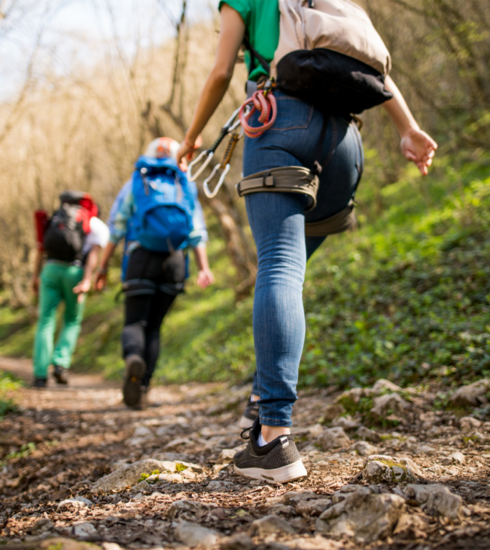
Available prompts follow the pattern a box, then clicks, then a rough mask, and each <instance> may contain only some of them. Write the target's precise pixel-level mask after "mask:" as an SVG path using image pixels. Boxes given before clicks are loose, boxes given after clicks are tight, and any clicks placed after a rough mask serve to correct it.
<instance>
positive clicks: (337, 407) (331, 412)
mask: <svg viewBox="0 0 490 550" xmlns="http://www.w3.org/2000/svg"><path fill="white" fill-rule="evenodd" d="M345 412H346V410H345V408H344V407H343V406H342V405H341V404H340V403H330V405H327V407H326V408H325V412H324V414H323V421H324V422H332V420H334V419H335V418H338V417H339V416H341V415H343V414H345Z"/></svg>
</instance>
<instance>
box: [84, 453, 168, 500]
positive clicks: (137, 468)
mask: <svg viewBox="0 0 490 550" xmlns="http://www.w3.org/2000/svg"><path fill="white" fill-rule="evenodd" d="M171 468H173V469H174V470H175V463H172V462H162V461H160V460H155V459H153V458H147V459H145V460H139V461H138V462H135V463H133V464H130V465H129V466H124V467H123V468H120V469H119V470H116V471H115V472H112V473H111V474H107V475H106V476H104V477H102V478H100V479H99V480H98V481H96V482H95V483H94V484H93V486H92V492H93V493H95V494H102V493H117V492H119V491H124V489H127V488H128V487H132V486H133V485H136V484H137V483H138V481H139V480H140V478H141V474H148V475H151V473H152V472H154V471H155V470H158V471H160V472H165V471H172V470H171Z"/></svg>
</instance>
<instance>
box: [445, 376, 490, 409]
mask: <svg viewBox="0 0 490 550" xmlns="http://www.w3.org/2000/svg"><path fill="white" fill-rule="evenodd" d="M488 391H490V380H489V379H487V378H483V379H482V380H478V381H477V382H473V384H469V385H468V386H461V387H460V388H458V389H457V390H456V391H455V392H454V393H453V395H452V396H451V398H450V401H451V403H452V404H453V405H455V406H456V407H479V406H480V405H481V404H482V403H486V401H487V399H486V397H485V394H486V393H487V392H488Z"/></svg>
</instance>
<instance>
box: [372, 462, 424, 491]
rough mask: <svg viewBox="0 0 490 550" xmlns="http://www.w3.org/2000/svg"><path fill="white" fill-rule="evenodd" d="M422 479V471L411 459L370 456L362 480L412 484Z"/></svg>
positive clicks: (373, 482) (374, 482)
mask: <svg viewBox="0 0 490 550" xmlns="http://www.w3.org/2000/svg"><path fill="white" fill-rule="evenodd" d="M420 477H423V476H422V471H421V470H420V468H419V467H418V466H417V465H416V464H415V462H414V461H413V460H412V459H411V458H407V457H400V458H394V457H392V456H386V455H371V456H369V457H368V458H367V459H366V462H365V465H364V469H363V470H362V479H363V480H364V481H367V482H368V483H371V484H376V483H383V482H386V483H402V482H409V483H413V482H415V481H417V479H418V478H420Z"/></svg>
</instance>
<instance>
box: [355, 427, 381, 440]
mask: <svg viewBox="0 0 490 550" xmlns="http://www.w3.org/2000/svg"><path fill="white" fill-rule="evenodd" d="M356 435H357V436H358V437H360V438H361V439H366V440H367V441H371V443H379V442H380V441H381V436H380V435H379V434H378V433H376V432H375V431H374V430H370V429H369V428H366V427H365V426H361V427H360V428H359V429H358V430H357V431H356Z"/></svg>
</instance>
